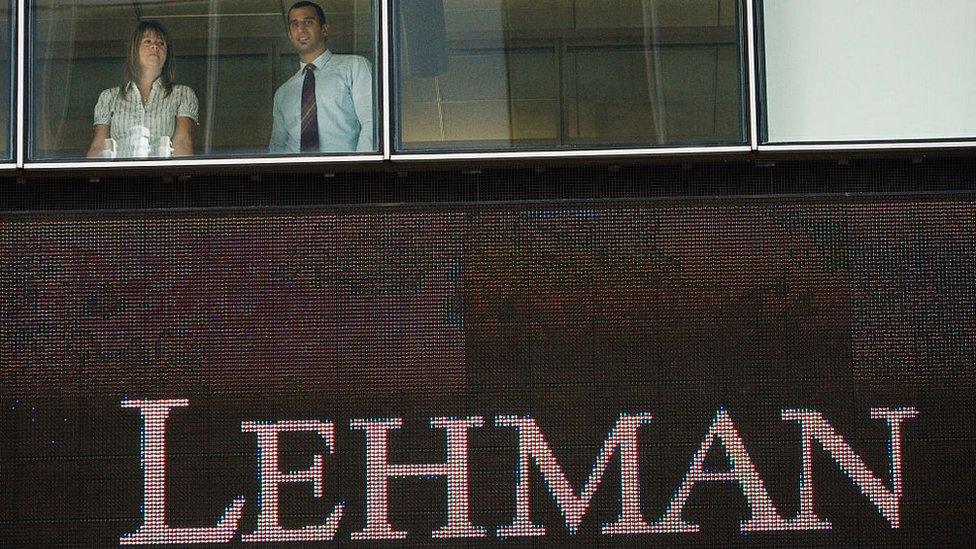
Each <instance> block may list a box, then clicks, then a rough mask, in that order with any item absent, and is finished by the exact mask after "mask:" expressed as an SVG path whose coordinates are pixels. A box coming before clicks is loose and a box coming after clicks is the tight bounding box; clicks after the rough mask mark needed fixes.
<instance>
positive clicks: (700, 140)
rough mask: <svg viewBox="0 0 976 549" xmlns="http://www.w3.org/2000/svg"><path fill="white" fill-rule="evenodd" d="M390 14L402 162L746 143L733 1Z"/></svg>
mask: <svg viewBox="0 0 976 549" xmlns="http://www.w3.org/2000/svg"><path fill="white" fill-rule="evenodd" d="M396 5H397V13H396V22H397V23H398V25H397V31H396V71H397V72H396V74H397V77H396V78H397V80H396V90H397V91H396V93H397V106H398V112H397V122H398V139H399V143H398V145H399V149H400V150H405V151H425V150H426V151H430V150H435V151H451V150H459V149H462V150H471V149H481V150H505V149H569V148H600V147H646V146H675V145H709V144H737V143H743V142H744V141H745V131H744V128H745V123H744V108H743V92H742V89H743V84H742V82H743V78H742V67H743V65H742V62H741V59H742V57H743V56H742V46H741V44H742V32H741V24H740V17H739V13H740V8H739V2H737V1H736V0H617V1H607V0H409V1H403V2H397V3H396Z"/></svg>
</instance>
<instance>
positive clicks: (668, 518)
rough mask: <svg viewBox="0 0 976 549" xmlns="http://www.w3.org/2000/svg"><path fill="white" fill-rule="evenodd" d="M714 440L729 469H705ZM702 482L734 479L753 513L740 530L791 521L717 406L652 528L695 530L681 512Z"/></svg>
mask: <svg viewBox="0 0 976 549" xmlns="http://www.w3.org/2000/svg"><path fill="white" fill-rule="evenodd" d="M716 440H720V441H721V442H722V446H723V448H724V449H725V456H726V458H727V459H728V461H729V464H730V466H731V467H730V470H728V471H706V470H705V457H706V456H708V451H709V450H711V448H712V446H713V445H714V444H715V441H716ZM703 481H711V482H714V481H724V482H735V483H737V484H738V485H739V489H740V490H742V494H743V495H745V497H746V501H747V502H748V503H749V510H750V512H751V514H752V516H751V517H750V519H749V520H747V521H745V522H743V523H742V524H741V525H740V529H741V531H742V532H757V531H768V530H789V529H790V524H789V523H788V522H786V521H785V520H783V519H782V518H781V517H780V516H779V513H778V512H777V511H776V508H775V507H774V506H773V500H772V499H770V497H769V494H768V493H767V492H766V487H765V486H764V485H763V481H762V478H761V477H760V476H759V471H757V470H756V466H755V465H753V463H752V459H750V458H749V454H748V453H747V452H746V447H745V444H743V443H742V438H741V437H740V436H739V433H738V432H737V431H736V429H735V424H734V423H732V418H731V417H729V414H728V412H726V411H725V410H722V409H719V411H718V413H717V414H716V415H715V420H714V421H713V422H712V426H711V428H709V429H708V434H706V435H705V440H704V441H703V442H702V445H701V448H700V449H699V450H698V453H696V454H695V457H693V458H692V460H691V467H690V468H689V469H688V472H687V473H686V474H685V478H684V480H683V481H682V482H681V486H679V487H678V490H677V492H675V494H674V498H672V499H671V503H670V505H669V506H668V511H667V513H665V515H664V517H663V518H662V519H661V520H659V521H658V522H655V523H654V524H652V525H651V528H653V529H654V531H655V532H660V533H679V532H697V531H698V530H699V527H698V525H697V524H691V523H688V522H685V521H684V519H682V518H681V511H682V510H683V509H684V506H685V503H687V502H688V498H689V497H690V496H691V489H692V488H694V487H695V484H696V483H699V482H703Z"/></svg>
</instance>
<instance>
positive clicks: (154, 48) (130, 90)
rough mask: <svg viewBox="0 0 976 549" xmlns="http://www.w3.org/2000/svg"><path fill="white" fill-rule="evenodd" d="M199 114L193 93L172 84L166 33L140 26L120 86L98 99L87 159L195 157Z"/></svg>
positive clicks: (153, 25)
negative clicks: (113, 149)
mask: <svg viewBox="0 0 976 549" xmlns="http://www.w3.org/2000/svg"><path fill="white" fill-rule="evenodd" d="M197 111H198V106H197V96H196V94H194V93H193V90H192V89H190V88H189V87H188V86H183V85H180V84H175V83H174V82H173V51H172V47H171V44H170V41H169V36H168V34H167V33H166V29H165V28H164V27H163V26H162V25H161V24H160V23H158V22H156V21H141V22H140V23H139V25H138V26H137V27H136V30H135V32H133V34H132V41H131V43H130V44H129V52H128V55H127V56H126V59H125V63H124V65H123V68H122V85H121V86H119V87H116V88H109V89H107V90H105V91H103V92H102V94H101V95H100V96H99V97H98V103H97V104H96V105H95V135H94V138H93V139H92V144H91V147H90V148H89V149H88V157H89V158H98V157H110V158H111V157H115V156H119V157H147V156H159V157H164V156H169V155H170V153H172V154H175V155H179V156H188V155H192V154H193V126H194V125H195V124H196V123H197ZM108 139H112V141H108ZM113 145H114V146H115V147H116V149H115V152H114V154H112V153H111V152H110V151H111V150H112V146H113Z"/></svg>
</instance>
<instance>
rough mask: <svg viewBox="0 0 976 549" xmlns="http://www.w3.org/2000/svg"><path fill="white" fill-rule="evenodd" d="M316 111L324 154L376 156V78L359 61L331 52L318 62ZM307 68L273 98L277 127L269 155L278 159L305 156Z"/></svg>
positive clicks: (315, 63)
mask: <svg viewBox="0 0 976 549" xmlns="http://www.w3.org/2000/svg"><path fill="white" fill-rule="evenodd" d="M312 63H313V64H314V65H315V67H316V70H315V106H316V109H317V111H318V120H319V150H320V151H321V152H334V153H341V152H372V151H375V150H376V144H375V139H374V135H373V76H372V74H371V72H370V68H369V62H368V61H366V59H364V58H363V57H361V56H358V55H336V54H333V53H332V52H331V51H328V50H326V51H325V53H323V54H322V55H320V56H319V57H318V58H316V59H315V61H312ZM304 69H305V63H302V64H301V68H300V69H299V70H298V72H297V73H295V75H294V76H292V77H291V78H289V79H288V81H287V82H285V83H284V84H282V85H281V87H280V88H278V91H276V92H275V96H274V125H273V127H272V130H271V143H270V145H269V146H268V149H269V151H270V152H271V153H274V154H289V153H290V154H298V153H299V152H301V142H302V136H301V129H302V122H301V118H302V114H301V111H302V84H303V83H304V80H305V74H304V72H303V71H304Z"/></svg>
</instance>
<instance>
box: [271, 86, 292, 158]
mask: <svg viewBox="0 0 976 549" xmlns="http://www.w3.org/2000/svg"><path fill="white" fill-rule="evenodd" d="M280 96H281V88H278V91H277V92H275V95H274V106H273V107H272V109H271V142H270V143H268V152H270V153H271V154H283V153H287V152H288V150H287V148H286V144H287V143H288V129H287V128H286V127H285V119H284V116H283V115H282V114H281V100H280Z"/></svg>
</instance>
